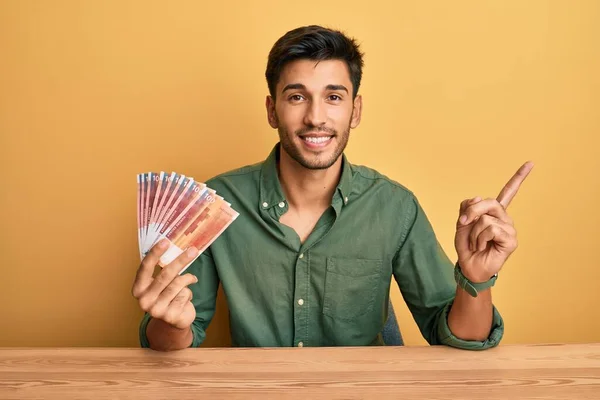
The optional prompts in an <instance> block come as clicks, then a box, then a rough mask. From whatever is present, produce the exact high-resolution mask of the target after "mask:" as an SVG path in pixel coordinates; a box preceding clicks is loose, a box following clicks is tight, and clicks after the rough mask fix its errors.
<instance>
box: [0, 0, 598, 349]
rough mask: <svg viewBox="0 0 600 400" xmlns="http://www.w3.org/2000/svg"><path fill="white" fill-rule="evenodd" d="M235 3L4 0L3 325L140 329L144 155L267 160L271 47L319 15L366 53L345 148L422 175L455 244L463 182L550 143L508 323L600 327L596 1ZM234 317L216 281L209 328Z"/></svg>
mask: <svg viewBox="0 0 600 400" xmlns="http://www.w3.org/2000/svg"><path fill="white" fill-rule="evenodd" d="M234 3H236V2H233V3H232V2H202V1H187V2H183V1H172V2H158V1H137V2H132V1H96V2H92V1H16V0H15V1H7V0H2V1H0V134H1V137H0V138H1V139H0V140H1V141H0V167H1V171H2V174H3V179H2V184H1V186H0V196H1V197H0V210H1V213H2V214H1V217H0V221H1V222H0V235H1V236H0V243H1V254H2V266H1V274H0V310H1V312H0V346H137V345H138V323H139V320H140V317H141V315H142V314H141V311H140V310H139V309H138V308H137V304H136V302H135V301H134V299H133V298H132V297H131V295H130V287H131V283H132V279H133V277H134V273H135V270H136V268H137V265H138V263H139V257H138V253H137V236H136V183H135V175H136V174H137V173H139V172H144V171H150V170H165V171H171V170H175V171H178V172H181V173H185V174H188V175H192V176H194V177H196V178H198V179H207V178H209V177H211V176H213V175H216V174H218V173H220V172H223V171H225V170H229V169H233V168H235V167H238V166H241V165H245V164H249V163H254V162H256V161H259V160H262V159H264V158H265V157H266V156H267V153H268V152H269V151H270V149H271V147H272V146H273V144H274V143H275V141H276V140H277V133H276V131H274V130H272V129H270V127H269V126H268V125H267V119H266V116H265V111H264V99H265V95H266V94H267V86H266V82H265V80H264V69H265V65H266V60H267V54H268V52H269V50H270V48H271V46H272V44H273V43H274V42H275V40H277V38H279V37H280V36H281V35H283V34H284V33H285V32H286V31H288V30H290V29H292V28H295V27H297V26H300V25H306V24H312V23H316V24H323V25H327V26H330V27H334V28H339V29H342V30H345V31H346V32H347V33H348V34H349V35H351V36H354V37H356V38H357V39H358V40H359V42H360V43H361V44H362V48H363V50H364V51H365V52H366V56H365V62H366V65H365V69H364V79H363V84H362V87H361V93H362V94H363V96H364V113H363V119H362V124H361V125H360V126H359V128H358V129H356V130H354V131H353V132H352V134H351V139H350V144H349V147H348V149H347V154H348V157H349V159H350V160H351V162H354V163H356V164H364V165H368V166H371V167H373V168H375V169H378V170H379V171H381V172H382V173H384V174H386V175H388V176H390V177H391V178H393V179H395V180H397V181H399V182H401V183H402V184H404V185H406V186H407V187H409V188H410V189H411V190H413V191H414V192H415V193H416V195H417V196H418V198H419V199H420V201H421V202H422V204H423V206H424V208H425V210H426V211H427V213H428V216H429V217H430V219H431V221H432V224H433V226H434V228H435V229H436V232H437V234H438V237H439V239H440V241H441V243H442V245H443V247H444V248H445V249H446V251H447V252H448V254H449V255H450V257H451V258H452V259H455V257H456V253H455V250H454V246H453V235H454V226H455V220H456V218H457V210H458V205H459V203H460V201H461V200H463V199H464V198H468V197H474V196H476V195H480V196H484V197H495V196H496V195H497V194H498V191H499V190H500V188H501V187H502V185H503V184H504V183H505V181H506V180H508V178H509V177H510V176H511V175H512V174H513V173H514V172H515V170H516V169H517V168H518V167H519V166H520V165H521V163H523V162H524V161H526V160H528V159H531V160H533V161H534V162H535V163H536V166H535V168H534V170H533V172H532V173H531V175H530V176H529V178H528V179H527V180H526V182H525V184H524V185H523V186H522V188H521V191H520V193H519V194H518V196H517V197H516V198H515V200H514V201H513V203H512V205H511V207H510V208H509V211H510V213H511V215H512V216H513V217H514V219H515V221H516V226H517V229H518V232H519V240H520V247H519V249H518V250H517V251H516V253H515V254H513V255H512V256H511V258H510V259H509V261H508V263H507V264H506V265H505V269H503V270H502V272H501V274H500V278H499V280H498V283H497V285H496V287H495V288H494V291H493V293H494V301H495V304H496V305H497V306H498V308H499V310H500V312H501V313H502V314H503V316H504V318H505V322H506V334H505V337H504V341H503V343H540V342H591V341H600V318H598V317H599V312H598V302H599V301H600V295H599V292H600V286H599V282H600V268H599V267H600V262H599V255H598V244H597V240H598V232H599V231H598V227H599V226H600V210H599V208H598V196H599V195H600V191H599V178H598V173H599V172H600V161H598V155H599V153H600V152H599V147H600V146H599V144H600V142H599V139H598V134H599V133H600V74H599V71H600V25H599V24H598V21H599V20H600V2H598V1H595V0H590V1H533V0H531V1H521V0H513V1H500V0H498V1H475V0H473V1H458V2H457V1H453V2H449V1H419V2H415V1H392V0H390V1H387V2H381V1H373V2H367V3H365V2H364V1H349V0H348V1H338V2H335V1H322V0H319V1H305V2H301V3H298V2H282V1H262V2H258V3H255V2H247V1H239V2H237V3H236V4H234ZM392 295H393V299H394V303H395V305H396V308H397V312H398V314H399V319H400V326H401V328H402V333H403V335H404V337H405V340H406V342H407V344H409V345H422V344H424V341H423V339H422V338H421V337H420V334H419V332H418V330H417V329H416V327H415V324H414V322H413V320H412V318H411V316H410V314H409V313H408V311H407V309H406V308H405V306H404V304H403V303H402V299H401V297H400V295H399V293H398V290H397V288H394V290H393V293H392ZM227 329H228V326H227V320H226V309H225V303H224V299H223V297H221V298H220V301H219V310H218V314H217V317H216V318H215V320H214V321H213V324H212V325H211V327H210V329H209V339H208V341H207V343H206V344H207V345H211V346H213V345H227V344H228V343H229V337H228V333H227V332H228V331H227Z"/></svg>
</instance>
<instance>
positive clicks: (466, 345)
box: [437, 302, 504, 350]
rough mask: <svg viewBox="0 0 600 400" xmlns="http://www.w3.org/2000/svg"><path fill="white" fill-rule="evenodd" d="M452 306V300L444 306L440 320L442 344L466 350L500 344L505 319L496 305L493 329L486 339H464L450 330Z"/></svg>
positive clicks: (439, 336) (439, 328)
mask: <svg viewBox="0 0 600 400" xmlns="http://www.w3.org/2000/svg"><path fill="white" fill-rule="evenodd" d="M451 307H452V302H451V303H449V304H448V305H447V306H446V307H444V309H443V310H442V312H441V313H440V317H439V320H438V331H437V334H438V339H439V341H440V343H441V344H444V345H447V346H451V347H456V348H458V349H464V350H485V349H489V348H491V347H496V346H498V344H499V343H500V341H501V340H502V337H503V336H504V321H503V319H502V316H501V315H500V313H499V312H498V310H497V309H496V307H495V306H494V307H493V309H494V316H493V320H492V329H491V331H490V335H489V336H488V338H487V339H486V340H484V341H477V340H463V339H459V338H457V337H456V336H454V335H453V334H452V331H450V327H449V326H448V314H449V312H450V308H451Z"/></svg>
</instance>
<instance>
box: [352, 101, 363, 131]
mask: <svg viewBox="0 0 600 400" xmlns="http://www.w3.org/2000/svg"><path fill="white" fill-rule="evenodd" d="M361 115H362V95H360V94H359V95H358V96H356V98H355V99H354V107H353V108H352V119H351V120H350V128H352V129H354V128H356V127H357V126H358V124H360V118H361Z"/></svg>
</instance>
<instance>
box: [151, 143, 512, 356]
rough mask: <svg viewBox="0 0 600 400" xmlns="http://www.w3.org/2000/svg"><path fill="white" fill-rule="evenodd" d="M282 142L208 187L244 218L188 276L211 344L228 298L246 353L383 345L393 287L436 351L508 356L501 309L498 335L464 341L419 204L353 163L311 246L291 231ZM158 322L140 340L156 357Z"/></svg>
mask: <svg viewBox="0 0 600 400" xmlns="http://www.w3.org/2000/svg"><path fill="white" fill-rule="evenodd" d="M278 157H279V144H278V145H276V146H275V148H274V149H273V151H272V152H271V154H270V155H269V157H268V158H267V159H266V160H265V161H264V162H262V163H259V164H255V165H251V166H247V167H243V168H240V169H237V170H235V171H231V172H227V173H224V174H221V175H219V176H217V177H215V178H212V179H210V180H209V181H207V182H206V184H207V185H208V186H209V187H210V188H213V189H215V190H216V191H217V193H218V194H220V195H221V196H222V197H224V198H225V199H226V201H228V202H230V203H231V206H232V207H233V208H234V209H235V210H236V211H238V212H239V213H240V215H239V217H238V218H237V219H236V220H235V221H234V222H233V223H232V224H231V225H230V226H229V227H228V228H227V229H226V230H225V232H223V234H222V235H221V236H220V237H219V238H218V239H217V240H215V242H213V244H212V245H211V246H210V247H209V249H207V251H205V252H204V253H202V254H201V255H200V257H198V258H197V259H196V261H195V262H194V263H193V264H192V265H191V266H190V267H189V268H188V270H187V271H186V272H191V273H193V274H195V275H196V276H197V277H198V283H196V284H193V285H191V286H190V289H191V290H192V292H193V300H192V301H193V304H194V306H195V307H196V319H195V321H194V323H193V324H192V327H191V328H192V332H193V337H194V338H193V342H192V346H193V347H197V346H199V345H200V344H201V343H202V341H203V340H204V338H205V336H206V333H205V332H206V329H207V327H208V324H209V323H210V321H211V319H212V317H213V315H214V312H215V303H216V296H217V289H218V286H219V283H221V284H222V285H223V289H224V291H225V294H226V297H227V302H228V308H229V314H230V329H231V339H232V344H233V345H234V346H243V347H252V346H262V347H273V346H362V345H381V344H383V341H382V336H381V331H382V328H383V326H384V323H385V321H386V318H387V312H388V300H389V293H390V284H391V281H392V277H393V278H394V279H395V281H396V282H397V284H398V286H399V288H400V291H401V293H402V296H403V298H404V300H405V302H406V304H407V306H408V308H409V310H410V312H411V313H412V315H413V317H414V319H415V321H416V323H417V325H418V327H419V329H420V331H421V333H422V335H423V337H424V338H425V339H426V340H427V342H428V343H429V344H446V345H449V346H453V347H459V348H464V349H485V348H488V347H493V346H496V345H497V344H498V343H499V341H500V339H501V338H502V335H503V331H504V326H503V322H502V318H501V317H500V314H499V313H498V311H497V310H496V308H495V307H494V320H493V326H492V330H491V333H490V336H489V337H488V339H487V340H485V341H483V342H479V341H464V340H461V339H458V338H456V337H455V336H454V335H452V333H451V332H450V329H449V328H448V323H447V315H448V311H449V309H450V307H451V305H452V301H453V299H454V296H455V292H456V283H455V281H454V276H453V268H454V264H453V263H452V262H451V261H450V260H449V259H448V257H447V256H446V254H445V253H444V251H443V249H442V248H441V246H440V244H439V242H438V241H437V239H436V236H435V234H434V231H433V229H432V227H431V224H430V222H429V221H428V219H427V216H426V215H425V213H424V211H423V209H422V208H421V206H420V205H419V203H418V201H417V199H416V198H415V196H414V194H413V193H412V192H411V191H409V190H408V189H406V188H405V187H404V186H402V185H400V184H398V183H396V182H394V181H392V180H390V179H388V178H387V177H385V176H383V175H381V174H380V173H378V172H376V171H374V170H372V169H370V168H367V167H363V166H356V165H352V164H350V163H349V162H348V160H347V159H346V157H345V156H343V163H342V174H341V178H340V181H339V184H338V186H337V189H336V191H335V194H334V195H333V198H332V201H331V206H330V207H329V208H328V209H327V210H326V211H325V213H324V214H323V215H322V216H321V218H320V219H319V221H318V222H317V224H316V226H315V228H314V229H313V231H312V232H311V234H310V236H309V237H308V238H307V240H306V241H305V242H304V243H301V242H300V238H299V237H298V235H297V234H296V232H295V231H294V230H293V229H291V228H290V227H288V226H286V225H284V224H282V223H281V222H279V218H280V217H281V216H282V215H283V214H285V212H286V211H287V209H288V203H287V201H286V198H285V195H284V193H283V190H282V188H281V185H280V182H279V178H278V173H277V160H278ZM148 321H149V316H148V315H147V314H146V315H145V316H144V318H143V320H142V323H141V324H140V342H141V345H142V346H143V347H148V346H149V343H148V339H147V337H146V326H147V324H148Z"/></svg>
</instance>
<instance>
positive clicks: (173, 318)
mask: <svg viewBox="0 0 600 400" xmlns="http://www.w3.org/2000/svg"><path fill="white" fill-rule="evenodd" d="M168 248H169V242H168V241H167V240H162V241H160V242H158V243H157V244H156V245H155V246H154V247H152V249H151V250H150V251H149V252H148V254H147V255H146V256H145V257H144V259H143V260H142V263H141V265H140V267H139V269H138V270H137V273H136V276H135V281H134V283H133V288H132V289H131V293H132V294H133V297H135V298H136V299H137V301H138V304H139V306H140V308H141V309H142V310H144V311H145V312H147V313H148V314H150V316H151V317H152V318H156V319H160V320H162V321H164V322H166V323H168V324H169V325H171V326H174V327H176V328H179V329H185V328H188V327H189V326H190V325H191V324H192V322H194V318H195V317H196V310H195V308H194V305H193V304H192V302H191V300H192V291H191V290H190V289H189V288H188V286H189V285H191V284H194V283H196V282H198V279H197V278H196V276H195V275H193V274H189V273H188V274H184V275H180V274H179V271H181V269H182V268H183V267H184V266H185V265H187V264H188V263H189V262H191V260H193V259H194V258H195V257H196V255H197V254H198V250H197V249H196V248H194V247H190V248H189V249H188V250H187V251H185V252H183V253H181V254H180V255H179V256H178V257H177V258H176V259H175V260H174V261H173V262H171V263H170V264H169V265H167V266H165V267H164V268H163V269H162V270H161V271H160V273H159V274H157V275H156V277H155V278H153V277H152V273H153V271H154V268H155V267H156V265H157V264H158V261H159V259H160V257H161V256H162V255H163V254H164V253H165V252H166V251H167V249H168Z"/></svg>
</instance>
